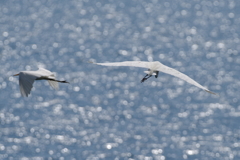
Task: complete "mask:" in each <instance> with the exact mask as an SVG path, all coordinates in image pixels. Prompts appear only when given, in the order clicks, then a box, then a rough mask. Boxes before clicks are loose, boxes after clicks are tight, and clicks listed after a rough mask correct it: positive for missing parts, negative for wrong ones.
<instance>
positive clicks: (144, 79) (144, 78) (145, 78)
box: [141, 74, 152, 83]
mask: <svg viewBox="0 0 240 160" xmlns="http://www.w3.org/2000/svg"><path fill="white" fill-rule="evenodd" d="M147 76H148V77H147ZM150 77H152V75H148V74H147V75H146V76H145V77H143V79H142V80H141V83H142V82H144V81H146V80H147V79H148V78H150Z"/></svg>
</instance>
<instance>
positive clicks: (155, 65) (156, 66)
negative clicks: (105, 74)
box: [91, 61, 216, 94]
mask: <svg viewBox="0 0 240 160" xmlns="http://www.w3.org/2000/svg"><path fill="white" fill-rule="evenodd" d="M91 63H93V62H91ZM94 64H97V65H102V66H131V67H141V68H148V71H144V72H145V73H146V74H147V75H146V76H145V77H144V78H143V79H142V81H141V82H144V81H145V80H147V79H148V78H150V77H151V76H152V75H154V76H155V77H156V78H157V76H158V72H164V73H167V74H170V75H173V76H175V77H178V78H180V79H182V80H184V81H186V82H188V83H190V84H192V85H195V86H196V87H199V88H201V89H203V90H205V91H206V92H208V93H211V94H216V93H214V92H211V91H210V90H209V89H207V88H205V87H203V86H202V85H200V84H199V83H198V82H196V81H194V80H193V79H192V78H190V77H188V76H187V75H185V74H183V73H181V72H179V71H177V70H175V69H173V68H170V67H168V66H165V65H163V64H162V63H160V62H158V61H154V62H145V61H125V62H112V63H94Z"/></svg>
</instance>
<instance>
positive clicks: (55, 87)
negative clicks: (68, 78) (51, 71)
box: [48, 80, 59, 89]
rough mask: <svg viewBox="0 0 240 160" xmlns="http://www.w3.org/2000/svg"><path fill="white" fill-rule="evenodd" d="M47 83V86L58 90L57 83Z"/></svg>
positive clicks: (49, 81)
mask: <svg viewBox="0 0 240 160" xmlns="http://www.w3.org/2000/svg"><path fill="white" fill-rule="evenodd" d="M48 83H49V85H50V86H51V87H52V88H54V89H58V88H59V86H58V82H56V81H51V80H48Z"/></svg>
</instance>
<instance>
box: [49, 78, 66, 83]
mask: <svg viewBox="0 0 240 160" xmlns="http://www.w3.org/2000/svg"><path fill="white" fill-rule="evenodd" d="M47 80H49V81H55V82H60V83H69V82H67V81H59V80H56V79H47Z"/></svg>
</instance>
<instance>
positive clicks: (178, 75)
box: [157, 64, 216, 95]
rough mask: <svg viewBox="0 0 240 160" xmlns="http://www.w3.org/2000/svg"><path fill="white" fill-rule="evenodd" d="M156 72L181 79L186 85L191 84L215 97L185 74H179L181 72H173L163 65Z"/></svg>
mask: <svg viewBox="0 0 240 160" xmlns="http://www.w3.org/2000/svg"><path fill="white" fill-rule="evenodd" d="M157 70H158V71H161V72H164V73H167V74H170V75H173V76H175V77H178V78H180V79H182V80H184V81H186V82H188V83H190V84H193V85H195V86H197V87H199V88H201V89H203V90H205V91H206V92H208V93H211V94H215V95H216V93H214V92H211V91H210V90H208V89H207V88H205V87H203V86H202V85H200V84H199V83H198V82H196V81H194V80H193V79H192V78H190V77H188V76H187V75H185V74H183V73H181V72H179V71H177V70H175V69H173V68H170V67H168V66H165V65H163V64H162V65H160V66H159V67H158V69H157Z"/></svg>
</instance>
